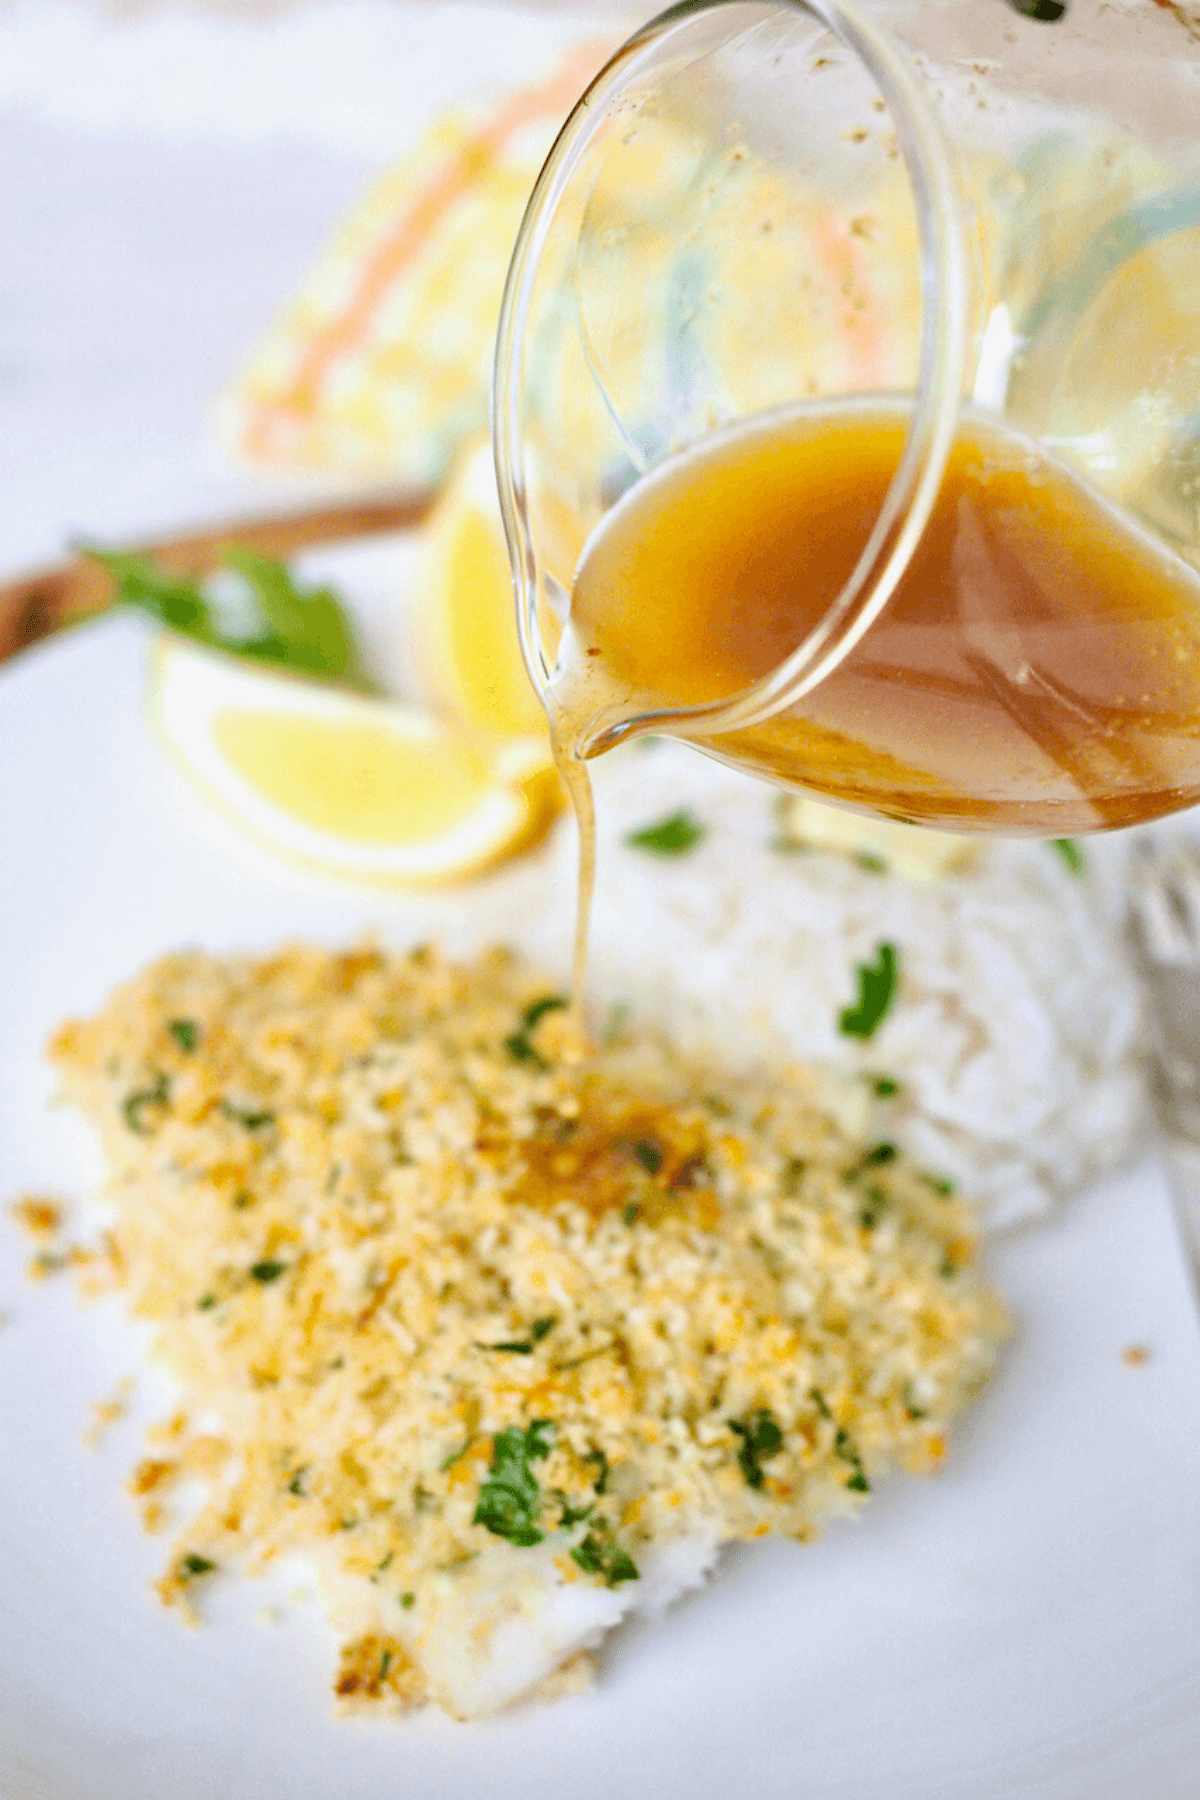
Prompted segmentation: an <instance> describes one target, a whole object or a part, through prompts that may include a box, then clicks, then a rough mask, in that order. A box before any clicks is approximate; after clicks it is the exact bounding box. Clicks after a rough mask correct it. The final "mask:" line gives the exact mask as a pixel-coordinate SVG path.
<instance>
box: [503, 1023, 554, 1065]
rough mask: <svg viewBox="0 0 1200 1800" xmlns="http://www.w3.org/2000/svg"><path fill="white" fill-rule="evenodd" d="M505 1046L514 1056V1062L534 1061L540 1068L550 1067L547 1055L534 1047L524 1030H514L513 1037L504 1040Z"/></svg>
mask: <svg viewBox="0 0 1200 1800" xmlns="http://www.w3.org/2000/svg"><path fill="white" fill-rule="evenodd" d="M504 1048H505V1049H506V1050H507V1051H508V1054H509V1055H510V1056H511V1057H512V1058H513V1060H514V1062H519V1063H532V1064H533V1066H534V1067H535V1068H538V1069H548V1068H549V1067H550V1064H549V1063H548V1062H547V1061H546V1059H545V1057H544V1056H542V1055H541V1054H540V1053H539V1052H538V1051H537V1050H535V1049H534V1047H533V1045H532V1044H531V1043H530V1041H529V1039H528V1037H527V1036H526V1034H525V1033H524V1032H523V1031H514V1032H513V1034H512V1036H511V1037H506V1038H505V1040H504Z"/></svg>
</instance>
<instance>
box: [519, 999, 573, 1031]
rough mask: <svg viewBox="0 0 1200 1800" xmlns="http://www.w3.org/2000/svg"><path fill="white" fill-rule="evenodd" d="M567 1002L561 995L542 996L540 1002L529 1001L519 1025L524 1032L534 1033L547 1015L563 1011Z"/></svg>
mask: <svg viewBox="0 0 1200 1800" xmlns="http://www.w3.org/2000/svg"><path fill="white" fill-rule="evenodd" d="M566 1006H567V1002H566V1001H565V1000H564V999H563V997H562V995H561V994H543V995H542V998H541V999H540V1000H534V1001H531V1003H530V1004H529V1005H528V1006H527V1007H526V1008H525V1011H524V1013H523V1014H522V1015H521V1025H522V1028H523V1029H524V1030H525V1031H536V1030H537V1028H538V1026H539V1025H540V1024H541V1022H542V1020H543V1019H544V1018H545V1016H546V1014H547V1013H551V1012H563V1011H565V1009H566Z"/></svg>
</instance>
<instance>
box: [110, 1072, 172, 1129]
mask: <svg viewBox="0 0 1200 1800" xmlns="http://www.w3.org/2000/svg"><path fill="white" fill-rule="evenodd" d="M170 1093H171V1086H170V1083H169V1082H168V1080H167V1078H166V1076H165V1075H163V1074H162V1073H161V1072H160V1073H159V1074H158V1075H156V1076H155V1078H154V1085H153V1087H148V1088H139V1089H138V1091H137V1093H136V1094H130V1095H128V1096H127V1097H126V1100H125V1103H124V1105H123V1106H122V1108H121V1111H122V1112H123V1113H124V1115H125V1123H126V1125H128V1127H129V1129H130V1131H136V1132H137V1134H138V1136H139V1137H146V1136H147V1135H148V1134H149V1131H150V1125H149V1123H148V1122H147V1119H146V1113H147V1112H148V1111H152V1110H154V1109H155V1108H160V1109H162V1110H165V1109H166V1105H167V1101H168V1099H169V1098H170Z"/></svg>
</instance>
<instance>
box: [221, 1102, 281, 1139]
mask: <svg viewBox="0 0 1200 1800" xmlns="http://www.w3.org/2000/svg"><path fill="white" fill-rule="evenodd" d="M221 1111H222V1112H223V1113H224V1114H225V1117H226V1118H227V1119H233V1120H234V1121H235V1122H236V1123H237V1124H239V1125H244V1126H245V1127H246V1130H247V1131H261V1130H262V1129H263V1127H264V1125H273V1124H274V1123H275V1114H274V1113H273V1112H247V1111H246V1109H245V1108H244V1107H241V1106H235V1105H234V1104H233V1102H232V1100H222V1102H221Z"/></svg>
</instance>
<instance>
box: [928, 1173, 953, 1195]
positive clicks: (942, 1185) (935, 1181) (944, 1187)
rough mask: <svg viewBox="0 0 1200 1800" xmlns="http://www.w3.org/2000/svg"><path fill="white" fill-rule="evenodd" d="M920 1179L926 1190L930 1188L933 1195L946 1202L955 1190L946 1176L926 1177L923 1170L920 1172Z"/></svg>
mask: <svg viewBox="0 0 1200 1800" xmlns="http://www.w3.org/2000/svg"><path fill="white" fill-rule="evenodd" d="M920 1179H921V1180H922V1181H923V1182H924V1183H925V1186H926V1187H927V1188H932V1189H933V1191H934V1193H935V1194H937V1196H938V1197H939V1199H942V1200H948V1199H949V1198H950V1196H951V1194H952V1193H953V1192H954V1190H955V1184H954V1182H952V1181H951V1180H950V1178H949V1176H948V1175H928V1174H926V1173H925V1171H924V1170H921V1171H920Z"/></svg>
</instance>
